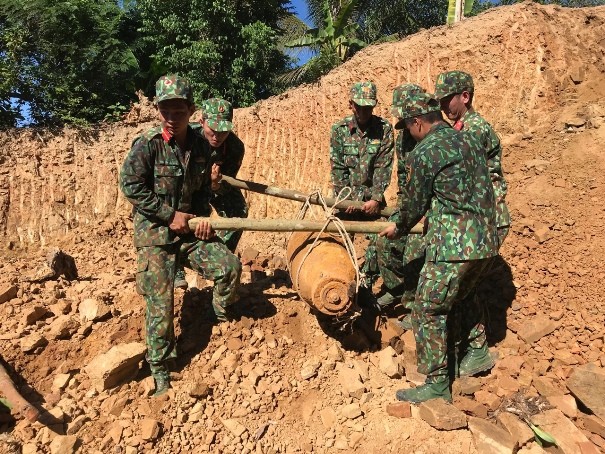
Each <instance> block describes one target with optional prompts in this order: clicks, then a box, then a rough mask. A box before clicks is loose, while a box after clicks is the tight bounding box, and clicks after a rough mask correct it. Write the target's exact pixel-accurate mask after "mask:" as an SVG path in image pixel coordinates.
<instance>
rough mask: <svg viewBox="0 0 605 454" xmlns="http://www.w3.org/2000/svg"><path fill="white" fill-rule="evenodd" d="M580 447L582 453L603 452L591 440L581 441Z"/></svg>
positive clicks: (595, 453)
mask: <svg viewBox="0 0 605 454" xmlns="http://www.w3.org/2000/svg"><path fill="white" fill-rule="evenodd" d="M578 448H580V454H601V450H600V449H599V448H597V447H596V446H595V445H594V443H591V442H590V441H580V442H579V443H578Z"/></svg>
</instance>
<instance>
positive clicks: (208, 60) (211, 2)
mask: <svg viewBox="0 0 605 454" xmlns="http://www.w3.org/2000/svg"><path fill="white" fill-rule="evenodd" d="M286 5H287V1H285V0H270V1H262V0H248V1H247V2H239V1H234V0H173V1H170V2H158V1H156V0H140V1H139V2H138V3H137V8H138V11H139V14H140V18H141V23H142V26H141V29H140V30H141V34H142V41H143V42H144V43H145V45H146V46H147V48H150V49H153V50H152V52H151V60H152V65H151V68H152V69H151V72H155V74H154V76H155V77H157V76H159V75H161V74H162V73H164V72H166V70H169V71H171V72H177V73H179V74H181V75H183V76H186V77H187V78H189V80H190V81H191V83H192V85H193V87H194V93H195V94H196V101H197V102H198V103H199V102H200V101H201V100H202V99H205V98H208V97H211V96H219V97H223V98H227V99H229V100H230V101H231V102H232V103H233V105H234V106H235V107H238V106H246V105H249V104H251V103H253V102H255V101H256V100H258V99H262V98H266V97H268V96H271V95H272V94H276V93H277V92H278V87H277V84H276V81H275V80H274V79H275V77H274V75H275V74H278V73H280V72H282V71H283V70H284V69H285V68H286V67H287V64H288V58H287V57H286V56H285V55H284V54H283V52H281V49H280V47H279V41H278V35H279V32H280V30H279V23H280V21H282V20H283V19H284V18H285V17H287V16H288V15H289V14H290V13H289V11H288V10H287V8H286ZM153 68H155V70H154V69H153ZM146 94H147V95H151V94H152V90H151V87H150V89H149V90H148V91H146Z"/></svg>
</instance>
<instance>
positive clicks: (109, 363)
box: [84, 342, 147, 390]
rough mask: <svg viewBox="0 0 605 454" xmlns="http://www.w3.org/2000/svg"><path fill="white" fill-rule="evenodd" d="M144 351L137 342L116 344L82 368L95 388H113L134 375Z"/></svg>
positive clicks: (142, 346)
mask: <svg viewBox="0 0 605 454" xmlns="http://www.w3.org/2000/svg"><path fill="white" fill-rule="evenodd" d="M146 351H147V347H145V345H144V344H141V343H138V342H131V343H129V344H121V345H116V346H114V347H111V348H110V349H109V350H108V351H107V352H105V353H101V354H100V355H98V356H96V357H95V358H93V360H92V361H91V362H90V363H89V364H88V365H87V366H86V367H85V368H84V370H85V372H86V373H87V374H88V376H89V377H90V378H91V380H92V381H93V383H94V385H95V386H96V387H97V389H99V390H105V389H109V388H113V387H114V386H117V385H118V384H120V383H122V382H124V381H126V380H128V379H131V378H132V377H134V376H135V375H136V373H137V371H138V369H139V361H141V360H142V359H143V356H145V352H146Z"/></svg>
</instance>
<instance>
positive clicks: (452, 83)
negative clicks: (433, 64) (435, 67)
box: [435, 71, 475, 99]
mask: <svg viewBox="0 0 605 454" xmlns="http://www.w3.org/2000/svg"><path fill="white" fill-rule="evenodd" d="M474 90H475V85H474V84H473V78H472V77H471V75H470V74H469V73H465V72H464V71H446V72H444V73H441V74H439V75H438V76H437V81H436V82H435V97H436V98H437V99H441V98H445V97H446V96H449V95H453V94H456V93H462V92H463V91H468V92H469V93H472V92H473V91H474Z"/></svg>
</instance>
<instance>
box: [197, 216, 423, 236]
mask: <svg viewBox="0 0 605 454" xmlns="http://www.w3.org/2000/svg"><path fill="white" fill-rule="evenodd" d="M202 221H208V222H210V225H211V226H212V228H213V229H214V230H229V231H240V230H241V231H256V232H320V231H321V229H322V228H323V226H324V224H325V222H323V221H308V220H298V221H297V220H290V219H249V218H222V217H216V218H193V219H190V220H189V228H190V229H191V230H195V228H196V227H197V225H198V223H200V222H202ZM343 224H344V226H345V229H346V231H347V232H349V233H380V232H382V231H383V230H384V229H386V228H387V227H389V226H391V225H393V223H392V222H378V221H367V222H357V221H343ZM422 227H423V226H422V224H418V225H416V226H414V228H413V229H412V230H411V231H410V233H422ZM325 231H326V232H329V233H336V232H338V228H337V227H336V225H335V224H334V223H333V222H330V224H329V225H328V227H327V228H326V230H325Z"/></svg>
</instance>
